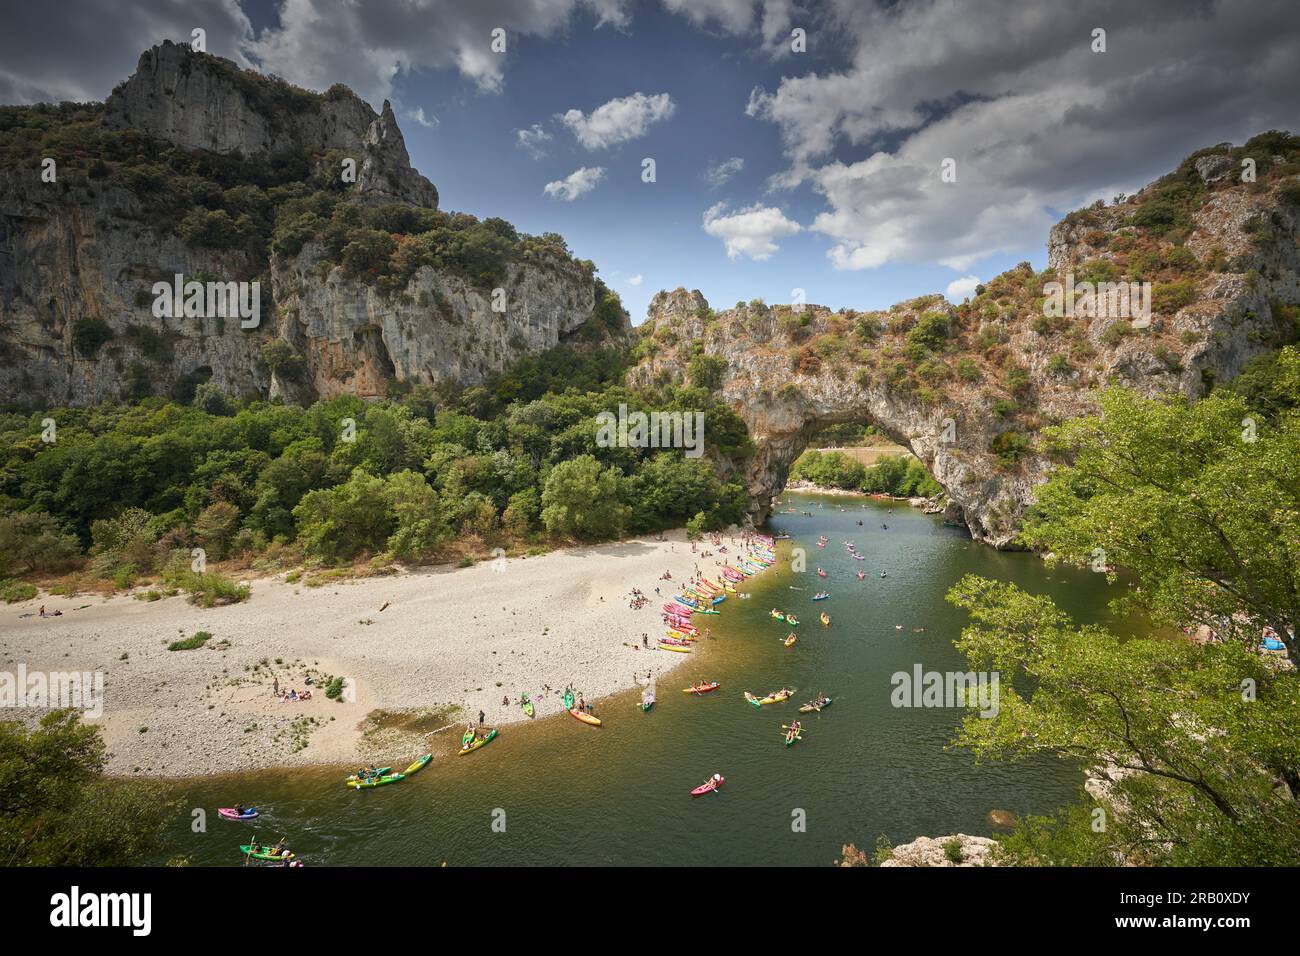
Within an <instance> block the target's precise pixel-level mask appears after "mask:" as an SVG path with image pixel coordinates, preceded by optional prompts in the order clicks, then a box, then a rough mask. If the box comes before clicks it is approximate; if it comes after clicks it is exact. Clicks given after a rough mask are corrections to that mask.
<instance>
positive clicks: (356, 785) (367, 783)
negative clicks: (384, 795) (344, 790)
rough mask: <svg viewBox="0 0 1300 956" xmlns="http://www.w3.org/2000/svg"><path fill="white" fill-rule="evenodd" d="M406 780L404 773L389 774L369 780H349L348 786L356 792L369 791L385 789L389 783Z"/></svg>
mask: <svg viewBox="0 0 1300 956" xmlns="http://www.w3.org/2000/svg"><path fill="white" fill-rule="evenodd" d="M405 779H406V774H404V773H390V774H388V775H386V776H383V777H378V778H375V777H372V778H371V779H369V780H349V781H348V786H349V787H352V788H353V789H356V790H369V789H370V788H371V787H386V786H388V785H389V784H390V783H401V782H402V781H403V780H405Z"/></svg>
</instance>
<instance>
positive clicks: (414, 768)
mask: <svg viewBox="0 0 1300 956" xmlns="http://www.w3.org/2000/svg"><path fill="white" fill-rule="evenodd" d="M432 759H433V754H425V755H424V756H423V757H421V758H420V759H419V760H417V761H416V762H415V763H413V764H411V765H410V766H409V767H407V768H406V769H405V770H403V771H402V776H404V777H409V776H410V775H411V774H413V773H419V772H420V771H421V770H423V769H424V768H425V767H426V766H428V763H429V761H430V760H432Z"/></svg>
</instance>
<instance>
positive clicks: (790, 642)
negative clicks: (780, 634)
mask: <svg viewBox="0 0 1300 956" xmlns="http://www.w3.org/2000/svg"><path fill="white" fill-rule="evenodd" d="M797 640H798V638H797V637H795V636H794V635H793V634H791V635H790V636H789V637H787V638H786V639H785V646H786V647H791V646H793V644H794V642H795V641H797Z"/></svg>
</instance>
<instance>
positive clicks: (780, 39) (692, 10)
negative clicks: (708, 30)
mask: <svg viewBox="0 0 1300 956" xmlns="http://www.w3.org/2000/svg"><path fill="white" fill-rule="evenodd" d="M663 3H664V6H665V7H666V8H668V9H669V10H670V11H672V12H673V13H677V14H680V15H682V16H684V17H686V18H687V19H688V20H690V22H691V23H693V24H694V25H695V26H697V27H713V26H717V27H721V28H722V30H724V31H725V32H727V33H730V34H733V35H735V36H745V35H747V34H750V33H752V32H754V31H755V30H757V31H758V32H759V33H760V34H761V36H762V38H763V45H764V47H765V48H766V49H767V50H768V51H769V52H770V53H773V54H783V53H788V52H790V43H789V41H790V29H791V27H792V26H795V25H798V26H803V27H805V28H807V27H808V26H809V22H808V21H807V18H805V20H804V21H801V22H800V23H799V24H795V23H794V21H793V14H794V2H793V0H663Z"/></svg>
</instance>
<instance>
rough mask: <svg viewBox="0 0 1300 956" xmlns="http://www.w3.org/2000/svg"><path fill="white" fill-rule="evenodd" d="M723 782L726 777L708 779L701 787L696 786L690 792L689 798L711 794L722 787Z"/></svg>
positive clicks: (719, 775)
mask: <svg viewBox="0 0 1300 956" xmlns="http://www.w3.org/2000/svg"><path fill="white" fill-rule="evenodd" d="M725 782H726V777H723V776H722V775H721V774H718V775H717V776H713V777H710V778H709V780H708V782H707V783H705V784H702V785H701V786H698V787H696V788H695V789H694V790H692V791H691V796H692V797H702V796H704V795H705V794H706V793H712V792H713V791H715V790H717V789H718V788H719V787H720V786H722V785H723V783H725Z"/></svg>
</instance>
